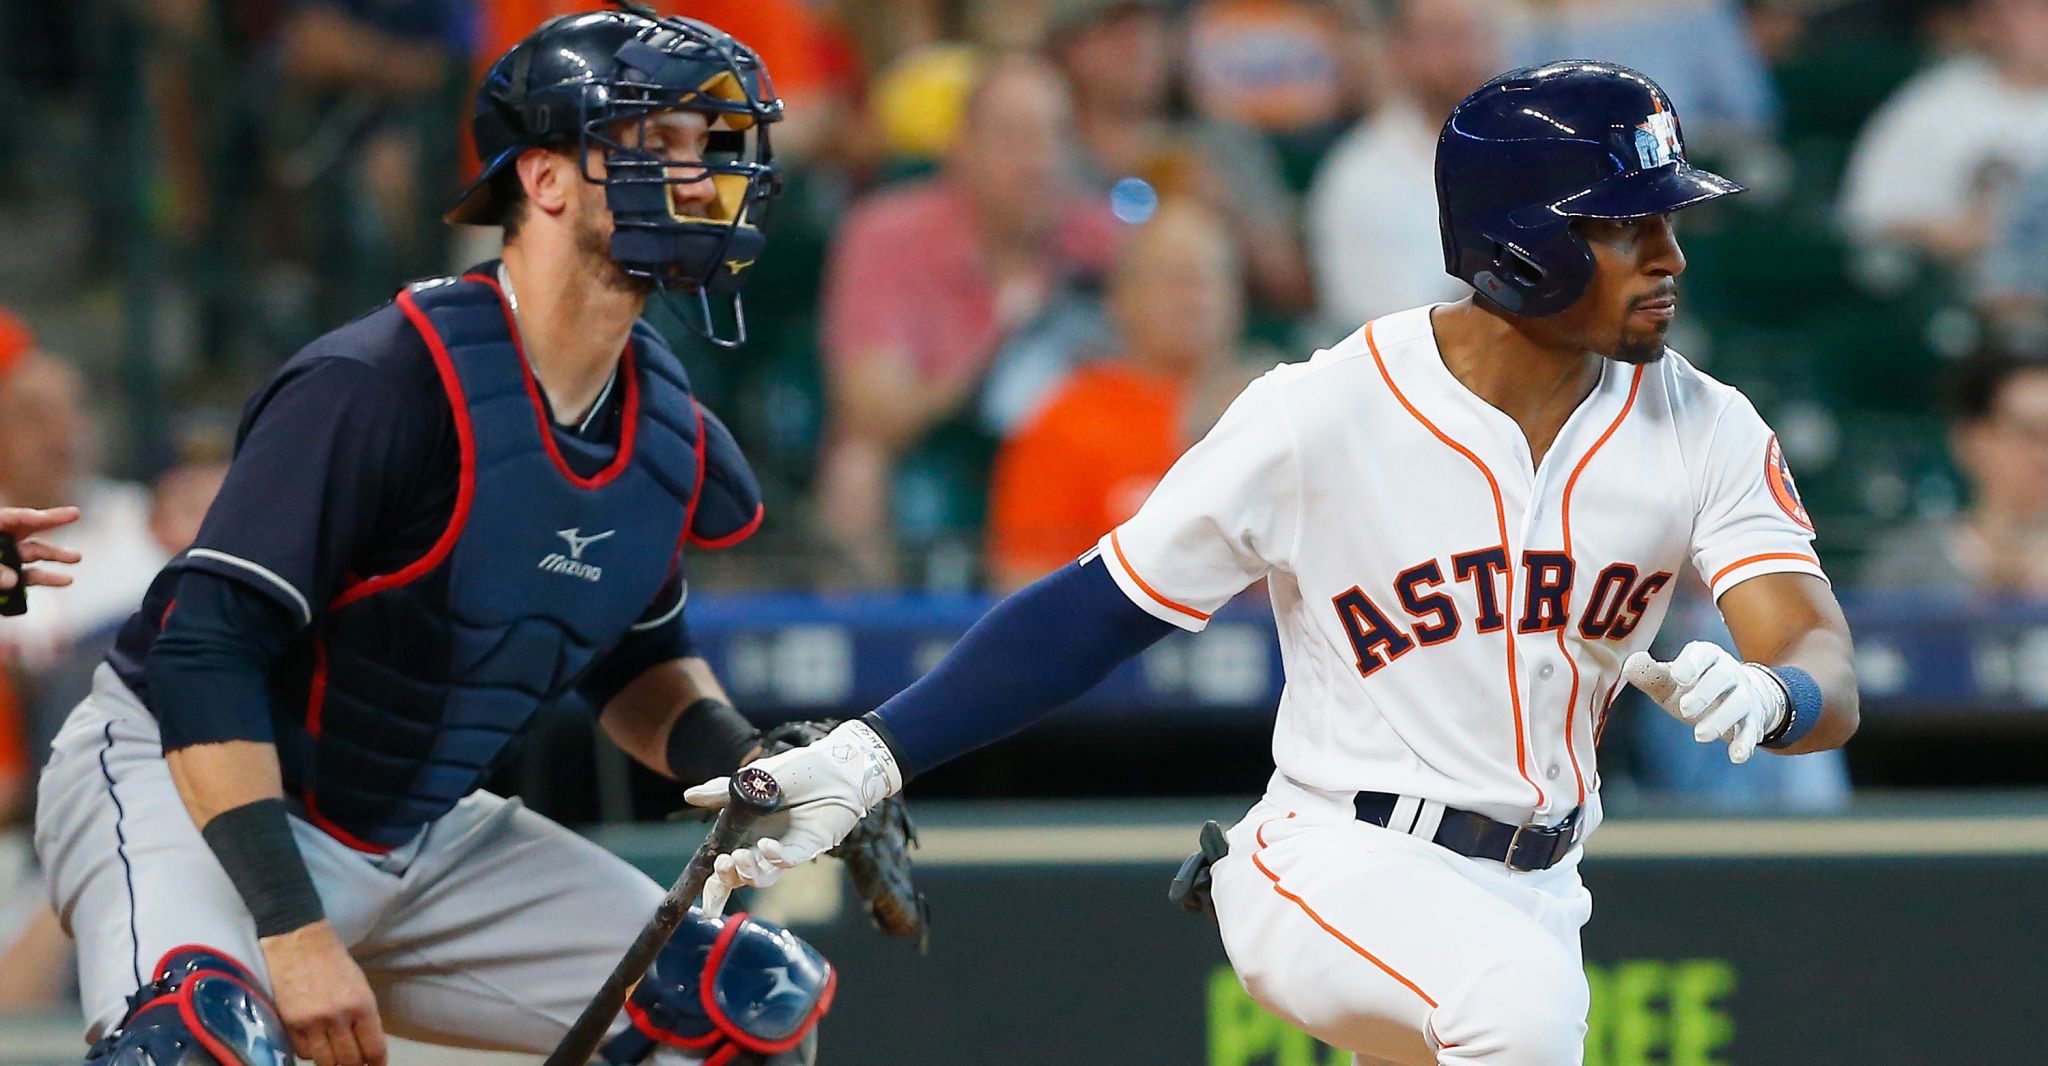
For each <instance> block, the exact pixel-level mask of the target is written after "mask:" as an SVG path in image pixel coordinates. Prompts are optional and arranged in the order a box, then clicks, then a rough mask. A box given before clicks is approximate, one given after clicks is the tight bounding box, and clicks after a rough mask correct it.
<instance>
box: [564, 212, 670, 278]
mask: <svg viewBox="0 0 2048 1066" xmlns="http://www.w3.org/2000/svg"><path fill="white" fill-rule="evenodd" d="M597 208H598V210H597V211H585V212H584V213H583V217H582V219H581V220H580V221H578V222H577V224H576V255H577V257H578V258H580V259H582V260H583V262H584V265H585V266H586V267H588V268H589V272H590V276H592V277H595V278H596V279H597V281H598V284H600V285H602V286H604V287H605V288H606V289H608V290H610V291H612V292H618V293H627V294H630V295H633V296H648V295H651V294H652V293H653V292H654V282H653V280H652V279H649V278H636V277H634V276H632V275H631V274H628V273H626V270H625V268H624V267H622V266H620V265H619V264H618V263H616V262H614V261H613V260H612V251H611V249H612V236H611V234H610V233H607V232H605V230H604V229H603V228H602V227H600V226H599V225H598V223H597V219H598V218H600V217H608V212H607V213H605V214H600V213H599V212H605V207H604V202H603V200H601V199H600V200H599V201H598V203H597Z"/></svg>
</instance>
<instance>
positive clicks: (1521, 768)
mask: <svg viewBox="0 0 2048 1066" xmlns="http://www.w3.org/2000/svg"><path fill="white" fill-rule="evenodd" d="M1375 324H1376V322H1367V323H1366V324H1365V346H1366V347H1367V348H1368V349H1370V350H1371V351H1372V361H1373V365H1375V366H1377V367H1379V371H1380V380H1382V381H1384V382H1386V383H1387V391H1388V392H1391V393H1393V394H1394V399H1396V400H1398V401H1400V404H1401V406H1402V407H1404V408H1406V409H1407V411H1408V413H1409V414H1410V415H1413V416H1414V417H1415V420H1416V421H1417V422H1420V423H1422V428H1424V429H1426V430H1429V431H1430V433H1432V434H1434V435H1435V436H1436V439H1438V440H1440V441H1443V442H1444V444H1445V445H1446V446H1447V447H1449V448H1450V449H1451V450H1452V451H1455V452H1457V453H1458V454H1459V455H1462V456H1464V457H1465V458H1466V459H1468V460H1470V461H1471V463H1472V465H1473V466H1476V467H1478V468H1479V472H1480V473H1481V474H1482V475H1484V476H1485V477H1486V484H1487V487H1488V488H1491V489H1492V490H1493V517H1494V520H1495V521H1496V522H1498V523H1499V524H1500V550H1501V554H1502V555H1505V556H1506V557H1507V564H1508V595H1507V605H1506V606H1505V607H1504V608H1503V609H1502V614H1501V617H1503V618H1505V619H1506V620H1507V625H1506V626H1504V627H1503V629H1504V632H1503V633H1502V634H1501V635H1502V637H1503V638H1505V639H1504V640H1503V643H1505V644H1506V645H1507V646H1508V702H1509V704H1510V705H1511V706H1513V707H1514V711H1515V772H1516V773H1518V774H1521V775H1522V780H1523V782H1524V783H1526V784H1527V785H1528V786H1529V788H1530V789H1531V790H1532V791H1534V792H1535V793H1536V806H1537V807H1538V808H1541V807H1543V806H1544V805H1545V804H1546V803H1547V802H1548V801H1547V800H1545V799H1544V796H1543V786H1542V785H1539V784H1537V783H1536V779H1535V778H1533V777H1530V776H1529V747H1528V745H1527V744H1526V743H1524V742H1523V738H1522V683H1521V681H1520V680H1519V679H1518V678H1517V677H1516V669H1515V553H1514V552H1512V551H1510V550H1509V549H1508V510H1507V505H1506V504H1504V503H1502V502H1501V496H1500V482H1498V481H1496V480H1494V477H1493V471H1492V470H1489V469H1487V466H1486V463H1485V462H1483V461H1482V460H1481V459H1480V458H1479V457H1478V456H1477V455H1474V454H1472V451H1471V449H1469V448H1466V447H1465V446H1464V445H1462V444H1459V443H1458V442H1457V441H1454V440H1452V439H1451V438H1450V437H1449V435H1447V434H1445V433H1444V431H1443V430H1440V429H1438V428H1436V423H1434V422H1431V421H1430V420H1429V419H1427V418H1425V417H1423V415H1422V412H1421V411H1418V410H1416V409H1415V405H1414V404H1412V403H1409V402H1408V397H1406V396H1404V395H1402V394H1401V387H1400V386H1399V385H1396V384H1394V376H1393V375H1392V374H1389V373H1387V361H1386V360H1385V359H1383V358H1381V357H1380V346H1379V344H1378V342H1376V341H1374V340H1373V339H1372V327H1373V326H1374V325H1375Z"/></svg>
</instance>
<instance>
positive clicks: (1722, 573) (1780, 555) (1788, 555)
mask: <svg viewBox="0 0 2048 1066" xmlns="http://www.w3.org/2000/svg"><path fill="white" fill-rule="evenodd" d="M1770 559H1797V560H1799V561H1800V562H1803V563H1812V564H1813V565H1815V566H1819V565H1820V560H1819V559H1816V558H1814V557H1813V556H1811V555H1807V554H1806V553H1804V552H1765V553H1763V554H1762V555H1752V556H1750V557H1749V558H1747V559H1737V560H1735V561H1734V562H1732V563H1729V564H1728V565H1727V566H1724V567H1722V568H1721V569H1720V570H1718V571H1716V572H1715V573H1714V579H1713V580H1712V581H1709V582H1707V585H1708V587H1710V588H1711V587H1713V586H1715V585H1718V584H1720V583H1721V579H1722V578H1724V577H1727V576H1728V575H1729V574H1730V573H1731V572H1733V571H1736V570H1740V569H1742V568H1743V567H1745V566H1748V565H1749V564H1751V563H1761V562H1765V561H1767V560H1770ZM1134 576H1135V575H1134Z"/></svg>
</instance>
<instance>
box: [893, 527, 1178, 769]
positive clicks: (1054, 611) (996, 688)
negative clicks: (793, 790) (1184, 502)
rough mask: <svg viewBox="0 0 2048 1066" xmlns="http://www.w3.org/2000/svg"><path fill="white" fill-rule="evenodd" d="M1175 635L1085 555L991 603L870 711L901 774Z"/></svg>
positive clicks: (1031, 715)
mask: <svg viewBox="0 0 2048 1066" xmlns="http://www.w3.org/2000/svg"><path fill="white" fill-rule="evenodd" d="M1172 632H1175V627H1174V626H1173V625H1172V624H1171V623H1168V622H1163V621H1160V620H1159V619H1157V618H1154V617H1153V616H1152V615H1150V614H1148V613H1146V612H1145V611H1144V610H1142V609H1141V608H1139V607H1138V606H1137V605H1136V604H1134V603H1132V602H1131V601H1130V599H1129V597H1126V596H1125V595H1124V593H1123V590H1122V589H1119V588H1118V587H1117V585H1116V580H1115V579H1114V578H1112V577H1110V576H1109V571H1108V569H1107V568H1105V567H1104V566H1103V565H1102V562H1101V560H1099V559H1095V558H1092V557H1091V558H1089V559H1087V560H1084V561H1083V562H1079V563H1070V564H1068V565H1067V566H1065V567H1062V568H1061V569H1059V570H1056V571H1054V572H1053V573H1052V574H1051V575H1050V576H1048V577H1045V578H1042V579H1040V580H1039V581H1038V582H1037V583H1036V584H1033V585H1030V586H1029V587H1027V588H1025V589H1023V590H1021V591H1019V592H1017V593H1015V594H1014V595H1012V596H1010V597H1009V598H1008V599H1005V600H1004V601H1003V602H1001V603H999V604H997V605H996V606H995V608H994V609H993V610H991V611H989V613H988V614H986V615H984V616H982V619H981V620H980V621H979V622H976V623H974V626H973V628H971V629H969V630H968V631H967V635H966V636H964V637H961V638H960V643H959V644H957V645H955V646H954V647H953V650H952V651H950V652H948V653H946V657H945V658H944V659H942V660H940V662H939V665H938V666H937V667H935V668H933V670H932V672H931V673H929V674H926V675H925V676H924V677H923V678H921V679H919V680H918V682H917V683H916V684H913V685H911V686H910V687H909V688H907V689H904V690H903V691H902V692H900V693H897V694H896V695H895V696H894V697H893V698H891V699H890V700H889V701H888V702H887V703H884V704H882V706H880V707H879V708H877V709H876V710H875V711H874V712H873V713H872V714H871V715H869V717H870V718H871V719H874V720H876V721H879V722H880V723H881V724H882V726H883V729H882V733H883V735H884V736H886V737H887V738H889V741H890V745H891V747H893V748H894V749H895V753H896V759H897V763H898V765H899V766H900V767H901V769H902V770H903V775H904V777H905V778H908V777H911V776H913V775H915V774H920V773H923V772H925V771H926V770H929V769H931V768H933V767H935V766H938V765H939V764H941V763H944V762H946V761H948V760H950V759H953V758H956V757H958V756H960V755H965V754H966V753H968V752H970V751H973V750H974V749H976V748H979V747H982V746H984V745H987V744H992V743H994V742H996V741H998V740H1001V739H1002V738H1004V737H1007V736H1010V735H1011V734H1013V733H1017V732H1019V731H1021V730H1023V729H1024V728H1025V727H1026V726H1028V725H1030V724H1032V723H1033V722H1036V721H1038V720H1039V719H1040V718H1043V717H1045V716H1046V715H1048V714H1050V713H1052V712H1053V711H1054V710H1057V709H1058V708H1059V707H1060V706H1061V705H1063V704H1065V703H1067V702H1069V701H1070V700H1073V699H1074V698H1075V697H1077V696H1079V695H1081V694H1082V693H1084V692H1086V691H1088V690H1089V689H1091V688H1094V687H1095V685H1096V684H1097V683H1099V682H1100V681H1101V680H1102V679H1103V678H1105V677H1107V676H1109V672H1110V671H1111V670H1113V669H1115V668H1116V666H1117V664H1118V663H1121V662H1123V661H1124V660H1126V659H1129V658H1130V657H1132V656H1134V655H1136V654H1138V653H1139V652H1141V651H1144V650H1145V649H1146V648H1149V647H1151V646H1152V645H1154V644H1156V643H1158V642H1159V638H1161V637H1163V636H1166V635H1167V634H1168V633H1172Z"/></svg>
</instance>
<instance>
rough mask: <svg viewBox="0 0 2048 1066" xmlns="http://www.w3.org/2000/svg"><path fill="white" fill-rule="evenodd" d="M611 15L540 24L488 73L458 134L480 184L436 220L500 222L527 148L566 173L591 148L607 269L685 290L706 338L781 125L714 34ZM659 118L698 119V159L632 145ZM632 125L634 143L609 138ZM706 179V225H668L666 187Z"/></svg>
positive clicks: (752, 244)
mask: <svg viewBox="0 0 2048 1066" xmlns="http://www.w3.org/2000/svg"><path fill="white" fill-rule="evenodd" d="M620 6H621V7H622V8H624V10H619V11H593V12H587V13H584V14H579V15H564V16H560V17H557V18H553V19H549V20H548V21H547V22H544V23H542V24H541V26H540V28H539V29H536V30H535V31H534V32H533V33H531V34H529V35H528V36H527V38H526V39H525V40H523V41H520V42H519V43H518V44H516V45H513V46H512V48H511V50H510V51H507V52H506V53H505V54H504V55H503V56H501V57H499V59H498V61H497V62H496V63H494V64H492V65H491V69H490V71H489V73H487V74H485V75H484V80H483V84H482V85H481V86H480V87H478V89H477V95H476V113H475V117H474V119H473V120H472V123H471V129H472V132H473V134H474V138H475V141H476V151H477V159H478V161H479V162H480V163H481V164H482V168H483V173H482V174H480V175H479V176H478V177H477V179H476V180H475V181H474V182H472V183H471V184H470V186H469V187H468V188H467V189H465V190H463V193H462V196H461V198H460V199H459V200H458V201H457V202H456V205H455V207H454V209H452V210H450V211H449V212H448V215H447V219H448V221H450V222H464V223H473V224H478V225H497V224H500V223H501V222H503V220H504V211H505V206H506V205H505V199H506V196H505V194H506V193H507V192H508V191H509V190H507V188H506V186H505V183H507V182H509V181H516V180H517V178H516V176H515V175H514V174H513V171H512V166H513V164H514V163H515V162H516V161H517V160H518V158H519V156H520V154H521V153H523V152H525V151H526V150H527V149H529V148H539V147H561V148H570V149H573V150H574V151H575V152H576V155H577V159H578V161H579V165H581V163H582V161H583V160H587V159H588V158H589V153H590V150H591V149H593V148H595V149H597V150H600V151H602V152H603V153H604V161H605V172H604V174H603V176H602V177H600V176H598V175H595V174H592V173H590V171H589V169H588V168H587V167H586V168H585V169H584V172H583V177H584V180H586V181H590V182H593V183H598V184H602V185H603V186H604V187H605V202H606V205H607V206H608V207H609V208H610V209H611V213H612V221H613V230H612V239H611V253H610V254H611V258H612V260H613V261H614V262H616V263H618V264H619V266H620V267H621V268H622V269H624V270H625V271H626V273H627V274H629V275H632V276H634V277H638V278H645V279H648V280H651V281H654V282H656V283H658V284H659V285H661V286H662V287H663V288H668V287H671V286H673V287H677V288H682V289H686V290H687V289H694V290H696V292H697V293H698V297H699V301H700V303H703V306H704V308H705V314H706V316H707V319H706V325H707V326H708V315H709V305H708V303H706V302H704V299H703V294H704V293H706V292H716V293H732V294H737V292H738V291H739V288H740V286H741V284H742V282H743V280H744V276H745V273H744V272H745V271H746V270H747V269H748V268H749V267H751V266H753V265H754V261H755V260H756V259H757V258H759V257H760V254H761V250H762V248H763V247H764V245H765V243H766V242H765V240H764V239H763V237H762V235H761V230H760V223H761V221H762V218H763V215H764V213H765V211H766V209H767V206H768V204H769V203H770V202H771V201H772V200H773V199H774V198H775V196H776V194H777V193H778V192H779V191H780V189H781V182H780V177H779V175H778V174H777V173H776V170H775V164H774V154H773V152H772V150H771V148H770V145H769V140H768V125H769V124H770V123H773V122H776V121H778V120H779V119H781V118H782V101H781V100H780V99H778V98H777V97H776V95H775V89H774V86H773V83H772V82H771V81H770V80H769V77H768V70H767V68H766V67H765V66H763V65H762V63H761V59H760V57H759V56H757V55H755V54H754V52H753V50H752V49H750V48H748V47H747V46H746V45H744V44H741V43H740V42H739V41H737V40H735V39H734V38H733V37H731V36H730V35H728V34H726V33H725V32H724V31H722V30H719V29H718V28H717V27H715V26H711V25H709V24H707V23H703V22H699V21H696V20H694V19H686V18H677V17H663V16H661V15H659V14H657V13H656V12H655V11H653V10H652V9H650V8H646V7H643V6H641V5H638V4H631V3H621V5H620ZM673 110H685V111H699V112H704V113H706V114H707V115H708V116H709V117H710V118H711V119H712V121H713V125H712V128H711V132H710V138H709V142H708V144H707V147H706V149H705V151H704V158H703V159H702V161H700V162H692V163H680V162H677V161H675V160H673V159H669V158H667V157H665V156H663V155H661V154H659V153H657V152H653V151H645V150H642V149H641V148H639V147H638V146H639V145H640V144H643V143H645V136H644V134H645V132H646V131H645V123H646V122H647V120H648V119H649V118H650V117H652V116H654V115H656V114H658V113H660V112H663V111H673ZM632 120H637V121H638V122H639V123H641V124H642V125H641V133H642V136H641V137H627V136H622V130H621V124H622V123H624V122H627V121H632ZM707 179H708V180H709V181H710V182H711V183H712V186H713V188H714V189H715V190H716V193H717V195H716V196H715V197H714V198H713V201H712V203H711V204H710V206H709V208H708V210H707V212H706V217H701V218H700V217H684V216H680V215H678V214H676V212H675V210H674V198H673V197H672V196H671V195H670V189H669V187H670V186H672V185H678V184H686V183H695V182H699V181H704V180H707ZM742 328H744V327H742ZM714 339H716V338H714Z"/></svg>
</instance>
